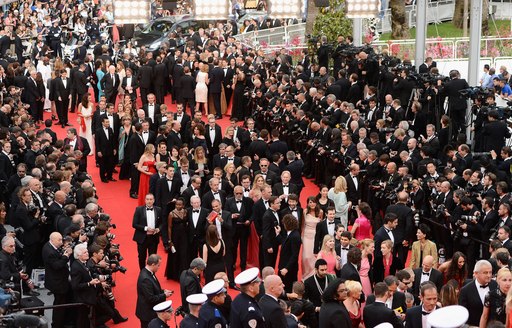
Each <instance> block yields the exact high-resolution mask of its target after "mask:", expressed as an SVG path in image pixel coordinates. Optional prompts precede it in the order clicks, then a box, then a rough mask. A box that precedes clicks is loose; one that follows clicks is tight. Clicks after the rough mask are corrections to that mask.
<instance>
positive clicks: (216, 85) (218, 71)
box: [208, 58, 224, 119]
mask: <svg viewBox="0 0 512 328" xmlns="http://www.w3.org/2000/svg"><path fill="white" fill-rule="evenodd" d="M209 75H210V76H209V78H210V84H209V85H208V91H209V92H210V94H211V95H212V97H213V106H214V107H215V118H217V119H220V118H222V112H221V107H220V94H221V92H222V81H223V80H224V71H223V70H222V68H220V67H219V59H218V58H215V59H214V60H213V69H212V70H211V71H210V74H209Z"/></svg>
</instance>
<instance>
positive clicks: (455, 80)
mask: <svg viewBox="0 0 512 328" xmlns="http://www.w3.org/2000/svg"><path fill="white" fill-rule="evenodd" d="M450 79H451V80H450V81H448V82H446V83H445V84H444V86H443V87H441V81H438V87H440V88H439V89H440V90H439V95H440V96H446V97H448V111H449V115H450V118H451V120H452V123H453V130H452V135H454V136H456V135H458V134H459V132H461V131H463V128H464V119H465V117H466V108H467V102H466V98H464V97H461V96H460V93H459V91H460V90H464V89H467V88H469V85H468V82H466V80H465V79H461V78H460V74H459V71H457V70H452V71H450Z"/></svg>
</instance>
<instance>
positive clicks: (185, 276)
mask: <svg viewBox="0 0 512 328" xmlns="http://www.w3.org/2000/svg"><path fill="white" fill-rule="evenodd" d="M205 268H206V263H205V262H204V261H203V259H202V258H200V257H197V258H195V259H193V260H192V262H190V268H189V269H187V270H183V272H181V275H180V292H181V293H180V294H181V305H182V306H183V310H184V311H185V312H189V308H188V302H187V297H188V296H190V295H193V294H200V293H201V281H200V280H201V273H203V271H204V269H205Z"/></svg>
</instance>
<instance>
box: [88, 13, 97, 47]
mask: <svg viewBox="0 0 512 328" xmlns="http://www.w3.org/2000/svg"><path fill="white" fill-rule="evenodd" d="M86 30H87V35H88V36H89V37H90V38H91V42H94V41H96V40H98V39H99V38H100V25H99V24H98V17H93V19H92V22H91V23H90V24H89V25H88V26H87V27H86Z"/></svg>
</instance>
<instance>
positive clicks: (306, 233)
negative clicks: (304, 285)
mask: <svg viewBox="0 0 512 328" xmlns="http://www.w3.org/2000/svg"><path fill="white" fill-rule="evenodd" d="M323 216H324V214H323V212H322V210H321V209H320V207H319V206H318V203H317V201H316V198H315V196H310V197H308V205H307V207H306V208H305V209H304V220H303V221H302V225H303V227H302V231H303V233H302V279H303V280H305V279H307V278H309V277H310V276H311V275H312V274H313V273H314V272H315V261H316V256H315V254H313V248H314V244H315V233H316V225H317V223H318V222H320V221H321V220H322V218H323Z"/></svg>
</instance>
